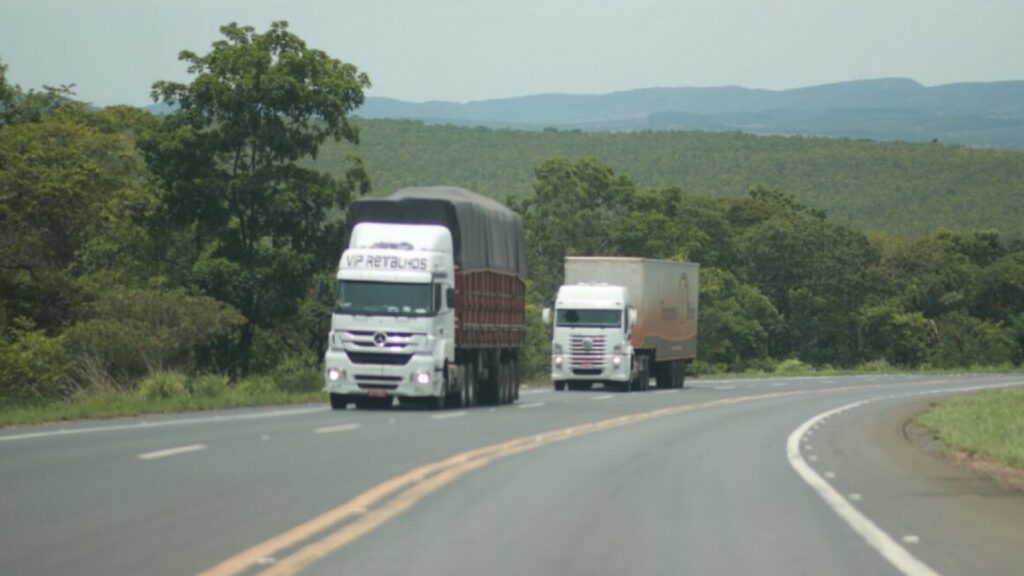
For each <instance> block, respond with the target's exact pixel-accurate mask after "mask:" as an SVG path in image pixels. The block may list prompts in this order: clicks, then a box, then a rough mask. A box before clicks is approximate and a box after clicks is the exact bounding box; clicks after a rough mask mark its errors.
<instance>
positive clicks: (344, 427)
mask: <svg viewBox="0 0 1024 576" xmlns="http://www.w3.org/2000/svg"><path fill="white" fill-rule="evenodd" d="M362 427H363V425H362V424H338V425H337V426H321V427H319V428H316V429H314V430H313V433H314V434H330V433H331V432H348V431H350V430H358V429H360V428H362Z"/></svg>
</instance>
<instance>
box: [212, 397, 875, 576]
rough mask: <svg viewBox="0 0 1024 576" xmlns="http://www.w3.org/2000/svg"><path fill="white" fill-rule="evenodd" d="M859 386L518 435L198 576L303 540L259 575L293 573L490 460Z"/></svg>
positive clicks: (226, 574) (395, 483) (226, 570)
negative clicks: (660, 421) (706, 412)
mask: <svg viewBox="0 0 1024 576" xmlns="http://www.w3.org/2000/svg"><path fill="white" fill-rule="evenodd" d="M864 388H867V387H865V386H857V387H854V386H848V387H842V388H830V389H825V390H798V391H790V392H775V393H767V394H757V395H750V396H741V397H736V398H724V399H720V400H713V401H708V402H700V403H696V404H685V405H681V406H673V407H669V408H661V409H658V410H652V411H649V412H641V413H639V414H630V415H626V416H619V417H616V418H610V419H607V420H600V421H597V422H591V423H587V424H580V425H578V426H571V427H569V428H563V429H561V430H554V431H550V432H544V433H541V434H535V435H531V436H524V437H522V438H517V439H515V440H510V441H508V442H502V443H500V444H493V445H490V446H485V447H482V448H477V449H474V450H469V451H467V452H462V453H459V454H456V455H454V456H451V457H449V458H446V459H444V460H440V461H437V462H433V463H431V464H426V465H423V466H420V467H418V468H415V469H413V470H410V471H409V472H406V473H404V474H402V475H400V476H396V477H394V478H391V479H390V480H387V481H385V482H383V483H381V484H378V485H376V486H374V487H373V488H370V489H369V490H367V491H366V492H363V493H362V494H360V495H358V496H356V497H355V498H353V499H352V500H349V501H348V502H346V503H344V504H342V505H341V506H338V507H337V508H334V509H333V510H329V511H327V512H325V513H323V514H321V515H319V516H317V517H315V518H312V519H310V520H308V521H306V522H304V523H302V524H300V525H298V526H296V527H294V528H292V529H290V530H288V531H287V532H284V533H282V534H280V535H278V536H275V537H273V538H271V539H269V540H267V541H265V542H262V543H260V544H257V545H255V546H253V547H251V548H249V549H248V550H245V551H243V552H241V553H239V554H236V555H235V556H232V557H231V558H228V559H227V560H225V561H223V562H221V563H220V564H218V565H216V566H214V567H213V568H210V569H209V570H206V571H205V572H202V575H203V576H232V575H235V574H240V573H242V572H246V571H249V570H252V569H254V568H255V567H258V566H260V565H264V564H265V563H266V562H267V560H266V559H269V558H274V557H275V556H276V555H277V554H279V553H280V552H282V551H284V550H289V549H291V548H294V547H296V546H299V545H301V544H302V543H303V542H307V541H308V543H306V544H304V545H302V546H301V547H300V548H298V549H297V550H295V551H293V552H290V553H289V554H288V555H287V556H285V557H283V558H281V559H278V560H275V561H274V562H273V563H271V564H270V565H269V566H267V568H266V569H265V570H264V571H263V572H262V574H265V575H267V576H274V575H281V574H296V573H298V572H299V571H301V570H302V569H304V568H306V567H307V566H309V565H310V564H312V563H314V562H316V561H318V560H320V559H323V558H325V557H326V556H328V555H329V554H331V553H333V552H336V551H337V550H339V549H341V548H344V547H345V546H347V545H349V544H351V543H352V542H354V541H355V540H357V539H358V538H360V537H362V536H364V535H366V534H369V533H370V532H372V531H373V530H375V529H377V528H378V527H379V526H381V525H382V524H384V523H386V522H387V521H389V520H391V519H392V518H394V517H396V516H398V515H400V514H402V513H403V512H405V511H406V510H408V509H409V508H411V507H412V506H413V505H415V504H416V503H417V502H419V501H420V500H422V499H424V498H425V497H427V496H428V495H430V494H432V493H434V492H436V491H437V490H439V489H440V488H442V487H444V486H446V485H448V484H450V483H452V482H454V481H455V480H456V479H458V478H460V477H461V476H463V475H465V474H467V473H469V472H472V471H473V470H476V469H478V468H482V467H484V466H486V465H488V464H490V463H491V462H494V461H495V460H498V459H501V458H506V457H508V456H513V455H515V454H521V453H523V452H528V451H530V450H535V449H537V448H540V447H542V446H547V445H549V444H553V443H555V442H561V441H563V440H569V439H571V438H577V437H579V436H584V435H587V434H593V433H595V432H601V431H604V430H611V429H613V428H621V427H623V426H628V425H630V424H636V423H638V422H644V421H647V420H653V419H655V418H663V417H666V416H674V415H677V414H682V413H685V412H692V411H695V410H703V409H707V408H716V407H720V406H728V405H731V404H740V403H743V402H750V401H753V400H767V399H772V398H783V397H787V396H796V395H804V394H814V393H825V392H829V393H831V392H841V391H845V390H851V389H864Z"/></svg>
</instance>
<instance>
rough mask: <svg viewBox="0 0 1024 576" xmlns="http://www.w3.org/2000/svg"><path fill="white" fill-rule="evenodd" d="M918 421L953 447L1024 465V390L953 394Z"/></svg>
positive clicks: (999, 460)
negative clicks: (959, 395) (954, 395)
mask: <svg viewBox="0 0 1024 576" xmlns="http://www.w3.org/2000/svg"><path fill="white" fill-rule="evenodd" d="M916 422H917V423H919V424H921V425H923V426H926V427H928V428H929V429H931V430H932V431H933V432H934V433H935V434H937V435H938V437H939V438H940V439H941V440H942V441H943V442H945V443H946V445H947V446H949V447H951V448H955V449H958V450H964V451H967V452H971V453H974V454H978V455H980V456H982V457H984V458H986V459H988V460H993V461H996V462H1000V463H1003V464H1006V465H1008V466H1013V467H1015V468H1021V469H1024V390H999V391H992V392H984V393H980V394H973V395H969V396H961V397H957V398H951V399H949V400H945V401H943V402H941V403H940V404H939V405H938V406H936V407H934V408H932V409H931V410H929V411H927V412H925V413H924V414H921V415H919V416H918V417H917V418H916Z"/></svg>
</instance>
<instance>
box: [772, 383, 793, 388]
mask: <svg viewBox="0 0 1024 576" xmlns="http://www.w3.org/2000/svg"><path fill="white" fill-rule="evenodd" d="M782 386H789V382H772V383H771V387H772V388H781V387H782Z"/></svg>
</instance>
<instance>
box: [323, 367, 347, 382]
mask: <svg viewBox="0 0 1024 576" xmlns="http://www.w3.org/2000/svg"><path fill="white" fill-rule="evenodd" d="M343 374H344V372H343V371H341V370H338V369H337V368H331V369H329V370H327V379H328V380H330V381H331V382H337V381H338V380H341V378H342V375H343Z"/></svg>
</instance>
